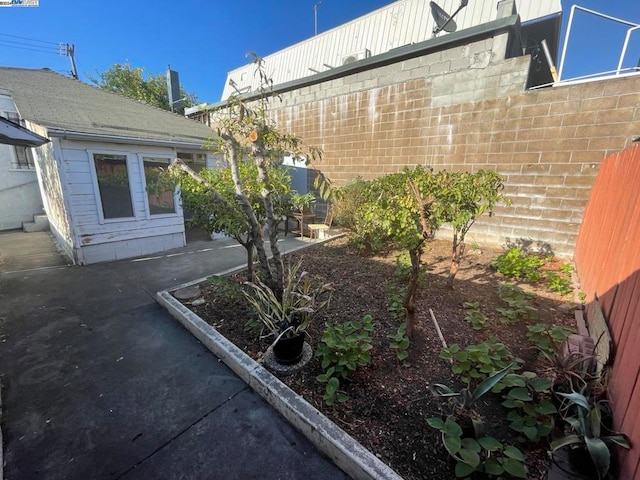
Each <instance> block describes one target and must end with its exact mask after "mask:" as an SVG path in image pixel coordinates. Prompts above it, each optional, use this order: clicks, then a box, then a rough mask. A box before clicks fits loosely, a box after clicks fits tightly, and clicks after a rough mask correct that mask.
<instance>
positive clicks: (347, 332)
mask: <svg viewBox="0 0 640 480" xmlns="http://www.w3.org/2000/svg"><path fill="white" fill-rule="evenodd" d="M372 320H373V319H372V317H371V315H366V316H365V317H364V318H363V319H362V321H360V320H350V321H348V322H344V323H342V324H340V325H332V324H330V323H327V324H326V327H327V328H326V329H325V331H324V333H323V334H322V338H321V339H320V343H319V344H318V348H317V349H316V353H315V355H316V357H320V358H321V366H322V369H323V370H324V372H325V373H323V374H321V375H318V376H317V377H316V379H317V380H318V381H319V382H322V383H326V384H327V388H326V392H325V395H324V397H323V400H324V401H325V402H326V404H327V405H333V403H334V402H335V400H336V396H337V399H338V401H340V402H344V401H346V400H347V398H348V397H347V396H346V395H345V394H344V393H343V392H340V391H339V390H338V389H339V388H340V379H345V378H347V377H348V376H349V375H351V374H352V373H353V372H354V371H355V370H356V369H357V368H358V367H364V366H366V365H368V364H369V362H370V361H371V354H370V353H369V351H370V350H371V348H373V347H372V345H371V332H372V331H373V325H372Z"/></svg>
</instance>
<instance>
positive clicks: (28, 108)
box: [0, 67, 213, 148]
mask: <svg viewBox="0 0 640 480" xmlns="http://www.w3.org/2000/svg"><path fill="white" fill-rule="evenodd" d="M0 88H1V89H5V90H8V91H9V92H10V93H11V96H12V98H13V101H14V102H15V104H16V107H17V108H18V111H19V113H20V116H21V117H22V118H23V119H25V120H29V121H31V122H34V123H37V124H39V125H42V126H45V127H47V129H48V132H49V135H50V136H58V137H68V138H86V139H100V140H102V141H106V142H122V143H139V144H156V145H157V144H166V145H176V146H191V147H192V148H199V147H201V146H202V144H203V143H204V142H206V141H207V140H208V139H209V138H210V137H211V136H212V134H213V132H212V130H211V129H210V128H209V127H207V126H206V125H203V124H201V123H199V122H196V121H194V120H190V119H188V118H185V117H182V116H181V115H178V114H174V113H171V112H167V111H165V110H161V109H159V108H156V107H152V106H150V105H147V104H145V103H142V102H139V101H136V100H132V99H129V98H125V97H123V96H121V95H118V94H116V93H113V92H109V91H107V90H103V89H101V88H98V87H93V86H91V85H88V84H86V83H83V82H81V81H79V80H75V79H73V78H69V77H66V76H64V75H61V74H59V73H56V72H53V71H51V70H49V69H41V70H35V69H26V68H11V67H0Z"/></svg>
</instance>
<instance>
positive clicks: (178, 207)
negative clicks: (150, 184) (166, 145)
mask: <svg viewBox="0 0 640 480" xmlns="http://www.w3.org/2000/svg"><path fill="white" fill-rule="evenodd" d="M137 155H138V164H139V168H140V174H141V176H142V191H143V192H144V195H143V196H144V209H145V217H146V219H147V220H155V219H160V218H174V217H181V216H182V202H180V190H179V189H178V187H176V188H175V190H174V191H173V206H174V208H175V212H174V213H157V214H155V215H151V208H150V207H149V195H148V194H147V176H146V175H145V172H144V159H145V158H150V159H154V158H166V159H167V166H169V165H171V162H172V161H173V159H174V158H175V155H172V154H168V153H138V154H137Z"/></svg>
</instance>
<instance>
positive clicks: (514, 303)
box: [496, 283, 537, 324]
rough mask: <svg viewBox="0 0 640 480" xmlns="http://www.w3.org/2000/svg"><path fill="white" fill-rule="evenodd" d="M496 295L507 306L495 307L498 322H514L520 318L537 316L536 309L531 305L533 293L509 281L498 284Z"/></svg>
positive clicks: (527, 318)
mask: <svg viewBox="0 0 640 480" xmlns="http://www.w3.org/2000/svg"><path fill="white" fill-rule="evenodd" d="M498 296H499V297H500V299H501V300H502V301H503V302H505V303H506V304H507V305H508V307H506V308H504V307H501V308H497V309H496V310H497V312H498V313H499V314H500V318H499V320H500V322H501V323H506V324H514V323H517V322H519V321H520V320H533V319H535V318H536V317H537V312H536V309H535V308H533V306H532V305H531V299H532V298H533V295H531V294H530V293H526V292H525V291H524V290H522V289H521V288H520V287H518V286H516V285H513V284H511V283H501V284H500V285H499V286H498Z"/></svg>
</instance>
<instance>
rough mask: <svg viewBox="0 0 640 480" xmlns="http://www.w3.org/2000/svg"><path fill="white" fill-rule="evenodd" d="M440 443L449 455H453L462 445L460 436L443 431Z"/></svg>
mask: <svg viewBox="0 0 640 480" xmlns="http://www.w3.org/2000/svg"><path fill="white" fill-rule="evenodd" d="M442 444H443V445H444V448H446V449H447V452H449V454H450V455H455V454H456V453H458V451H459V450H460V448H461V447H462V440H460V436H458V435H450V434H448V433H446V432H443V433H442Z"/></svg>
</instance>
